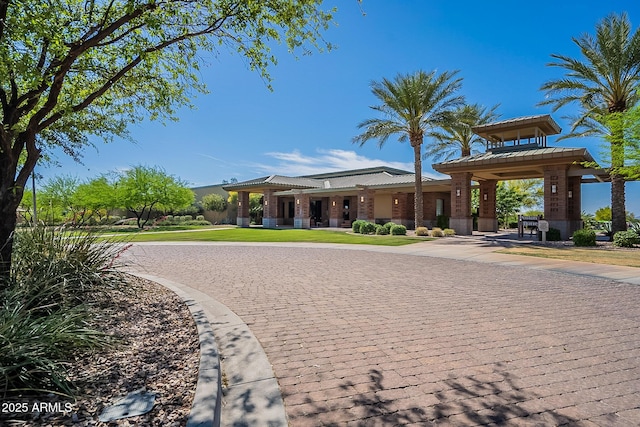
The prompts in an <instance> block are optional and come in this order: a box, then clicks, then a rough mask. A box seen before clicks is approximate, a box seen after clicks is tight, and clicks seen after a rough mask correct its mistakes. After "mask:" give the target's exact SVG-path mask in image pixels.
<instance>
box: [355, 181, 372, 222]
mask: <svg viewBox="0 0 640 427" xmlns="http://www.w3.org/2000/svg"><path fill="white" fill-rule="evenodd" d="M373 204H374V193H373V190H370V189H368V188H363V189H361V190H360V191H358V219H363V220H365V221H371V222H373V221H374V216H373Z"/></svg>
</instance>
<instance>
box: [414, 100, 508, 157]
mask: <svg viewBox="0 0 640 427" xmlns="http://www.w3.org/2000/svg"><path fill="white" fill-rule="evenodd" d="M498 107H499V105H494V106H493V107H491V108H490V109H487V108H486V107H483V106H482V105H480V104H466V105H463V106H460V107H458V108H457V109H456V110H455V111H454V112H453V116H452V122H451V123H449V124H445V125H443V126H442V127H441V128H438V129H435V130H433V131H431V132H429V134H428V136H430V137H432V138H434V140H435V141H434V142H433V143H431V144H429V145H428V146H427V147H426V153H425V157H431V158H433V159H434V160H441V159H444V160H450V159H453V158H454V157H455V156H458V155H461V156H462V157H467V156H470V155H471V154H475V153H476V151H475V150H474V148H475V147H476V146H482V145H484V140H483V139H482V138H480V137H479V136H478V135H476V134H475V133H473V131H472V130H471V128H472V127H473V126H478V125H484V124H487V123H491V122H493V121H495V120H496V119H498V117H500V115H499V114H498V113H497V112H496V110H497V109H498Z"/></svg>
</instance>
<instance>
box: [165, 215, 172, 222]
mask: <svg viewBox="0 0 640 427" xmlns="http://www.w3.org/2000/svg"><path fill="white" fill-rule="evenodd" d="M164 220H165V221H169V222H171V221H173V215H167V216H165V217H164Z"/></svg>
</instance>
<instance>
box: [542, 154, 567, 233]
mask: <svg viewBox="0 0 640 427" xmlns="http://www.w3.org/2000/svg"><path fill="white" fill-rule="evenodd" d="M567 169H568V166H567V165H560V166H545V168H544V219H545V220H547V221H549V227H550V228H556V229H558V230H560V237H561V238H562V239H563V240H568V239H569V236H570V235H571V219H570V218H569V209H568V207H569V188H568V187H569V186H568V184H569V180H568V178H567ZM572 198H573V194H572Z"/></svg>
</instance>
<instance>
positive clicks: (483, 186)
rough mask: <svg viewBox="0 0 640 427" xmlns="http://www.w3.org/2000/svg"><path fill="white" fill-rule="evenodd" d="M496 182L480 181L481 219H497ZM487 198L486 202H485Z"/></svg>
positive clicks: (479, 214)
mask: <svg viewBox="0 0 640 427" xmlns="http://www.w3.org/2000/svg"><path fill="white" fill-rule="evenodd" d="M497 182H498V181H496V180H487V181H480V212H479V213H478V216H479V217H480V218H491V219H495V218H496V184H497ZM485 196H486V200H485Z"/></svg>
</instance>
